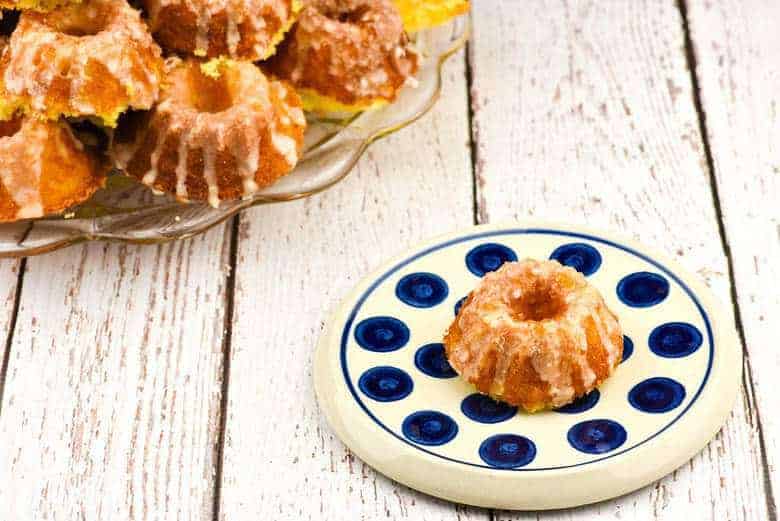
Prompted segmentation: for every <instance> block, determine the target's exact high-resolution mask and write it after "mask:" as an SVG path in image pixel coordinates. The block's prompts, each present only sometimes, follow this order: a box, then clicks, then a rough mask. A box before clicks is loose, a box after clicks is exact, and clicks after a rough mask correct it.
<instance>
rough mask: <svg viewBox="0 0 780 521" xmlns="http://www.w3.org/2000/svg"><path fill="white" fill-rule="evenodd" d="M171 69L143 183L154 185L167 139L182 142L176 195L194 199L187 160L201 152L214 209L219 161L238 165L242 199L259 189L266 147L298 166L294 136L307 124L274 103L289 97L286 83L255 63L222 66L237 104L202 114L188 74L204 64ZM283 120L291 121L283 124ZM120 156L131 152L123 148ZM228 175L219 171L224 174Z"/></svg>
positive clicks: (136, 146) (153, 124) (293, 110)
mask: <svg viewBox="0 0 780 521" xmlns="http://www.w3.org/2000/svg"><path fill="white" fill-rule="evenodd" d="M168 67H169V68H170V72H169V75H168V78H169V83H170V85H169V87H168V88H167V90H166V91H164V92H163V101H162V102H161V103H159V104H158V106H157V108H156V109H155V111H154V113H153V114H152V117H151V121H150V124H149V128H150V130H149V132H157V133H158V138H157V142H156V144H155V146H154V148H153V150H152V152H151V154H150V167H149V171H148V172H146V173H145V174H143V176H142V177H143V182H144V183H146V184H152V183H153V182H154V180H156V179H157V178H158V169H159V162H160V156H161V151H162V147H163V144H164V141H165V140H166V139H167V140H170V139H178V143H177V145H176V148H177V151H178V153H177V155H178V157H177V159H176V164H175V167H174V168H173V169H172V172H171V173H172V174H175V178H176V185H175V190H176V196H177V197H178V198H179V199H187V198H188V197H189V196H190V193H189V192H190V191H189V190H188V187H187V182H188V178H189V177H190V176H191V175H193V173H192V172H190V171H189V169H188V159H189V157H190V154H192V153H193V151H197V150H199V151H200V153H201V154H202V157H203V172H202V177H203V180H204V181H205V183H206V186H207V192H208V193H207V200H208V202H209V204H210V205H212V206H214V207H218V206H219V204H220V202H221V195H220V194H221V191H220V187H219V185H218V182H219V179H218V173H217V158H218V157H221V155H224V154H228V155H229V156H230V157H231V158H232V159H233V161H235V172H234V174H235V175H236V176H237V177H238V178H240V180H241V187H242V196H243V197H249V196H251V195H252V194H254V193H256V192H257V191H258V190H259V188H260V187H259V185H258V183H257V181H256V176H257V175H258V174H259V168H260V164H261V163H262V158H263V154H264V153H265V154H267V153H268V152H267V151H265V150H263V148H262V146H263V143H269V144H270V147H271V148H272V149H273V150H275V151H276V152H277V153H278V154H279V155H281V156H282V157H283V158H284V160H285V161H286V162H287V164H288V166H289V167H290V168H292V167H293V166H295V164H296V163H297V161H298V150H299V147H300V146H301V144H300V143H299V142H298V141H296V139H294V138H293V137H292V136H294V135H295V134H293V133H292V132H293V131H300V130H302V127H304V126H305V124H306V121H305V117H304V116H303V112H302V111H301V109H300V107H299V106H292V105H289V104H288V103H285V102H281V101H277V102H276V103H275V104H274V103H272V101H271V97H272V96H274V97H275V98H277V99H281V98H282V97H285V96H286V95H287V91H286V88H285V87H284V86H283V85H282V84H281V83H279V82H271V83H269V82H268V81H267V80H266V78H265V76H263V74H262V73H261V72H260V70H259V69H258V68H257V67H256V66H254V65H252V64H251V63H246V62H230V61H228V62H219V65H218V68H219V69H220V73H221V74H222V80H224V81H225V82H227V83H223V84H222V85H228V86H226V87H223V88H229V89H230V94H231V98H232V99H233V100H236V101H235V102H233V103H232V104H231V105H230V106H228V107H226V108H224V109H222V110H220V111H219V112H208V111H200V110H198V109H196V108H195V107H194V106H193V105H192V104H191V101H190V89H191V88H192V87H191V86H190V84H189V82H190V79H189V78H190V76H189V75H190V74H193V70H199V64H198V63H197V62H180V61H172V62H170V63H168ZM222 80H220V81H222ZM282 120H285V121H286V122H287V123H282V126H280V125H279V123H280V122H282ZM290 125H294V126H290ZM298 135H300V132H299V134H298ZM141 141H142V140H140V141H139V142H136V143H133V144H131V145H128V146H129V147H131V148H132V149H133V150H134V153H135V152H137V151H139V150H140V149H141V148H142V147H141ZM116 155H117V156H120V155H122V156H127V155H128V154H126V153H125V152H123V151H122V150H121V147H120V150H119V151H118V152H117V154H116ZM130 155H131V156H132V154H130ZM220 163H222V161H220ZM126 164H127V162H126V163H125V165H126ZM223 168H224V166H223ZM225 174H226V172H225V171H220V175H223V176H224V175H225ZM227 174H228V175H230V174H231V173H230V172H227ZM166 177H167V176H166ZM158 186H159V184H158ZM172 189H173V187H172Z"/></svg>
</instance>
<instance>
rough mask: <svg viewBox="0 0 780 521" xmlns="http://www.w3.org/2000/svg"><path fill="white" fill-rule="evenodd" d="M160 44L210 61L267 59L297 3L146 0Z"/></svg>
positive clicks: (288, 0)
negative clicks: (221, 58)
mask: <svg viewBox="0 0 780 521" xmlns="http://www.w3.org/2000/svg"><path fill="white" fill-rule="evenodd" d="M143 4H144V7H145V8H146V10H147V12H148V13H149V24H150V26H151V28H152V32H153V33H154V35H155V38H156V39H157V41H158V42H160V44H161V45H162V46H163V47H164V48H166V49H168V50H170V51H173V52H178V53H182V54H189V55H194V56H207V57H209V58H217V57H223V56H224V57H230V58H236V59H242V60H249V61H257V60H264V59H266V58H268V56H270V55H271V54H273V53H274V51H275V49H276V46H277V44H278V43H279V42H280V41H281V40H282V38H283V37H284V34H285V33H286V32H287V31H288V30H289V29H290V26H292V24H293V22H295V17H296V16H297V13H298V11H299V10H300V4H299V2H298V0H143Z"/></svg>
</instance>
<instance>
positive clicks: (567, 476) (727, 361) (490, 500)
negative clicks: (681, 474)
mask: <svg viewBox="0 0 780 521" xmlns="http://www.w3.org/2000/svg"><path fill="white" fill-rule="evenodd" d="M523 228H545V229H550V230H558V231H563V232H572V233H584V234H589V235H593V236H596V237H599V238H602V239H606V240H609V241H613V242H616V243H619V244H621V245H625V246H628V247H630V248H633V249H635V250H637V251H638V252H641V253H643V254H645V255H647V256H648V257H650V258H652V259H653V260H655V261H657V262H660V263H662V264H664V265H665V266H666V267H667V268H669V269H670V270H672V271H673V272H674V273H675V275H677V276H678V277H679V278H680V279H681V280H682V281H683V282H685V284H686V285H688V286H689V287H690V289H691V290H692V291H693V292H694V293H695V295H696V297H697V298H698V299H699V300H700V302H701V304H702V306H703V307H704V309H705V310H706V311H707V314H708V315H709V316H710V318H711V323H712V334H713V341H714V344H715V345H716V346H717V349H716V353H715V357H714V360H713V364H712V370H711V374H710V376H709V381H708V384H707V385H706V386H705V388H704V389H703V391H702V393H701V395H700V396H699V398H698V400H697V401H696V403H695V404H693V406H692V407H691V409H690V410H689V411H688V413H687V414H686V418H685V420H684V421H678V422H676V423H674V424H673V425H672V426H670V427H669V429H668V430H667V431H665V432H663V433H661V434H660V435H658V436H656V437H654V438H653V439H651V440H649V441H648V442H646V443H644V444H643V445H641V446H639V447H637V448H635V449H634V450H631V451H629V452H627V453H625V454H622V455H621V456H619V457H615V458H610V459H607V460H605V461H603V462H601V463H600V464H599V465H584V466H580V467H574V468H567V469H555V470H545V471H540V472H504V471H500V470H493V469H487V468H480V467H471V466H466V465H461V464H458V463H454V462H450V461H447V460H444V459H441V458H433V457H430V456H428V455H426V454H425V453H424V452H422V451H419V450H416V449H415V448H413V447H411V446H409V445H407V444H405V443H402V442H399V441H398V440H397V439H395V438H394V437H393V436H392V435H390V434H388V433H387V432H385V431H384V430H383V429H382V428H380V427H379V426H378V425H377V424H376V423H375V422H374V421H373V420H372V419H371V418H370V417H369V416H368V415H367V414H365V413H364V412H363V411H362V410H361V409H360V407H359V406H358V405H357V404H356V402H355V401H354V399H353V397H352V395H351V394H350V391H349V390H348V388H347V386H346V384H345V382H344V379H343V375H342V372H341V366H340V354H339V353H340V332H341V328H342V326H343V324H344V322H345V320H346V317H347V315H348V314H349V311H350V309H351V308H352V306H353V304H354V302H355V301H356V300H357V298H358V297H359V296H360V295H361V294H363V293H364V292H365V291H366V289H367V288H368V287H369V286H370V285H371V284H372V282H373V281H375V280H376V279H377V278H378V277H379V276H380V275H381V274H382V273H384V272H385V271H387V270H388V269H389V268H390V267H392V266H394V265H395V264H397V263H399V262H401V261H403V260H404V259H406V258H408V257H410V256H411V255H412V254H414V253H415V252H418V251H421V250H424V249H426V248H429V247H432V246H435V245H437V244H439V243H442V242H446V241H449V240H452V239H457V238H459V237H463V236H468V235H473V234H475V233H484V232H494V231H498V232H500V231H509V230H517V229H523ZM727 317H728V316H727V315H726V314H725V313H724V312H723V310H722V309H721V306H720V305H719V303H718V302H717V299H716V298H715V297H714V295H713V294H712V292H711V291H710V290H709V288H707V287H706V286H705V285H704V284H703V283H702V282H700V281H699V279H698V277H695V276H694V275H692V274H691V273H690V272H689V271H688V270H686V269H685V268H683V267H682V266H681V265H680V264H679V263H677V262H676V261H674V260H673V259H671V258H670V257H669V256H667V255H664V254H663V253H661V252H658V251H656V250H653V249H652V248H648V247H646V246H644V245H642V244H640V243H638V242H637V241H635V240H633V239H629V238H626V237H621V236H619V235H617V234H614V233H611V232H604V231H601V230H594V229H590V228H587V227H582V226H573V225H568V224H560V223H550V222H542V221H524V222H516V223H509V224H503V225H482V226H476V227H473V228H470V229H466V230H463V231H460V232H455V233H450V234H446V235H443V236H439V237H436V238H434V239H431V240H429V241H426V242H424V243H421V244H418V245H416V246H415V247H413V248H411V249H409V250H407V251H406V252H404V253H403V254H400V255H398V256H396V257H395V258H393V259H391V260H390V261H388V262H386V263H384V264H383V265H382V266H380V267H379V268H378V269H376V270H375V271H373V272H372V273H371V274H369V275H367V276H366V277H364V278H363V279H362V280H361V282H360V283H359V284H358V285H357V286H356V287H355V289H354V290H353V291H352V292H351V293H350V294H349V296H348V297H347V298H346V299H344V301H343V303H342V304H341V305H340V306H339V308H338V310H337V311H336V312H335V313H334V314H333V315H332V317H331V318H330V320H329V321H328V322H327V325H326V329H325V331H324V332H323V334H322V336H321V337H320V341H319V344H318V346H317V350H316V354H315V358H314V385H315V391H316V394H317V398H318V401H319V404H320V407H321V408H322V410H323V412H324V414H325V417H326V419H327V421H328V423H329V424H330V426H331V427H332V428H333V430H334V431H335V433H336V434H337V436H338V437H339V438H340V439H341V440H342V441H343V442H344V443H345V445H347V447H349V448H350V449H351V450H352V451H353V452H354V453H355V454H356V455H357V456H358V457H359V458H361V459H362V460H363V461H365V462H366V463H368V464H369V465H370V466H371V467H373V468H375V469H376V470H377V471H379V472H381V473H382V474H384V475H386V476H388V477H390V478H391V479H393V480H395V481H398V482H400V483H403V484H405V485H407V486H409V487H411V488H414V489H416V490H419V491H421V492H424V493H426V494H430V495H433V496H436V497H440V498H443V499H447V500H450V501H455V502H459V503H465V504H469V505H475V506H481V507H490V508H505V509H518V510H529V509H533V510H543V509H555V508H566V507H573V506H579V505H584V504H588V503H594V502H597V501H602V500H605V499H609V498H613V497H617V496H621V495H623V494H626V493H628V492H631V491H634V490H636V489H638V488H641V487H643V486H645V485H647V484H649V483H652V482H653V481H656V480H657V479H660V478H661V477H663V476H665V475H666V474H668V473H670V472H671V471H673V470H674V469H676V468H677V467H679V466H681V465H682V464H684V463H685V462H686V461H688V460H689V459H690V458H692V457H693V456H694V455H695V454H697V453H698V452H699V451H700V450H701V449H702V448H704V447H705V446H706V445H707V443H708V442H709V441H710V440H711V439H712V438H713V437H714V436H715V434H716V433H717V432H718V430H719V429H720V427H721V426H722V424H723V423H724V421H725V420H726V418H727V417H728V415H729V413H730V411H731V409H732V408H733V405H734V402H735V400H736V397H737V393H738V390H739V386H740V381H741V374H742V351H741V347H740V342H739V338H738V336H737V333H736V331H735V329H734V327H733V323H732V321H731V320H730V319H728V318H727ZM659 454H663V455H664V457H663V458H660V459H659V458H658V455H659Z"/></svg>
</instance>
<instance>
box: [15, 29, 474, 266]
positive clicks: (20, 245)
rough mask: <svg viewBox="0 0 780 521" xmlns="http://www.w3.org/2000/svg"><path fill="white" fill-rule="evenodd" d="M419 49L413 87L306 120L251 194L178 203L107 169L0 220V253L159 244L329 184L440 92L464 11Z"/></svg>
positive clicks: (419, 42) (462, 35) (460, 37)
mask: <svg viewBox="0 0 780 521" xmlns="http://www.w3.org/2000/svg"><path fill="white" fill-rule="evenodd" d="M412 38H413V39H414V40H415V45H416V47H417V49H418V50H419V52H420V53H421V55H422V63H421V68H420V72H419V74H418V76H417V79H418V81H419V85H418V86H417V87H416V88H406V89H404V90H403V92H402V93H401V95H400V97H399V99H398V100H397V101H396V102H395V103H393V104H391V105H388V106H386V107H383V108H381V109H379V110H375V111H370V112H365V113H362V114H359V115H357V116H353V117H350V118H348V119H322V118H311V119H310V120H309V128H308V130H307V134H306V143H305V148H304V154H303V158H302V160H301V162H300V163H299V164H298V166H297V167H296V168H295V170H294V171H293V172H292V173H291V174H290V175H288V176H286V177H284V178H282V179H281V180H280V181H279V182H278V183H276V184H275V185H273V186H271V187H269V188H267V189H265V190H263V191H261V192H258V193H257V194H255V195H254V196H253V197H252V198H251V199H246V200H240V201H234V202H223V203H222V205H221V206H220V208H218V209H215V208H212V207H210V206H208V205H207V204H195V203H193V204H185V203H180V202H177V201H176V200H175V199H174V198H172V197H170V196H165V195H154V194H153V193H152V192H151V191H150V190H149V189H148V188H146V187H145V186H142V185H140V184H139V183H137V182H136V181H134V180H132V179H130V178H128V177H126V176H124V175H122V174H121V173H119V172H114V173H112V174H111V175H110V176H109V179H108V182H107V184H106V188H104V189H103V190H100V191H99V192H98V193H96V194H95V195H94V196H93V197H92V199H90V200H89V201H87V202H86V203H84V204H82V205H80V206H78V207H76V208H73V209H72V210H71V211H70V212H69V213H66V214H64V215H60V216H52V217H46V218H42V219H34V220H28V221H20V222H17V223H12V224H0V257H20V256H29V255H39V254H42V253H46V252H50V251H54V250H57V249H59V248H63V247H65V246H70V245H73V244H76V243H79V242H83V241H95V240H112V241H113V240H115V241H124V242H131V243H141V244H144V243H151V244H153V243H159V242H165V241H171V240H176V239H183V238H187V237H192V236H193V235H197V234H199V233H203V232H204V231H206V230H208V229H209V228H211V227H212V226H215V225H217V224H219V223H221V222H223V221H224V220H225V219H228V218H230V217H232V216H233V215H235V214H236V213H238V212H239V211H241V210H243V209H245V208H248V207H251V206H255V205H260V204H265V203H272V202H280V201H292V200H294V199H300V198H302V197H307V196H310V195H312V194H315V193H317V192H321V191H323V190H326V189H327V188H330V187H331V186H333V185H335V184H336V183H338V182H339V181H341V180H342V179H344V178H345V177H346V176H347V174H349V172H350V171H351V170H352V168H353V167H354V166H355V163H357V161H358V159H360V157H361V155H362V154H363V152H364V151H365V150H366V148H367V147H368V146H369V145H370V144H371V143H373V142H374V141H376V140H378V139H380V138H382V137H384V136H386V135H388V134H391V133H393V132H395V131H397V130H400V129H402V128H403V127H405V126H406V125H409V124H410V123H413V122H414V121H416V120H417V119H418V118H420V117H421V116H423V115H424V114H425V113H426V112H428V110H430V108H431V107H432V106H433V105H434V104H435V103H436V100H437V99H438V97H439V94H440V92H441V84H442V79H441V72H442V66H443V65H444V62H445V61H446V60H447V58H449V57H450V56H452V54H454V53H455V52H456V51H457V50H458V49H460V48H461V47H462V46H463V45H464V43H465V42H466V39H467V38H468V21H467V19H466V18H465V17H460V18H457V19H455V20H453V21H451V22H450V23H448V24H446V25H443V26H441V27H437V28H434V29H429V30H426V31H422V32H420V33H417V34H415V35H413V37H412Z"/></svg>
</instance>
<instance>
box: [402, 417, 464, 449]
mask: <svg viewBox="0 0 780 521" xmlns="http://www.w3.org/2000/svg"><path fill="white" fill-rule="evenodd" d="M401 430H402V431H403V433H404V436H406V437H407V438H408V439H409V440H411V441H413V442H414V443H419V444H420V445H444V444H445V443H447V442H448V441H452V439H453V438H454V437H455V436H456V435H457V434H458V424H457V423H455V420H453V419H452V418H450V417H449V416H447V415H446V414H444V413H441V412H438V411H417V412H415V413H412V414H410V415H409V416H407V417H406V419H405V420H404V423H403V425H402V426H401Z"/></svg>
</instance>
